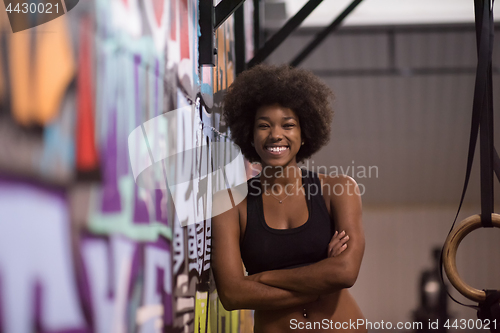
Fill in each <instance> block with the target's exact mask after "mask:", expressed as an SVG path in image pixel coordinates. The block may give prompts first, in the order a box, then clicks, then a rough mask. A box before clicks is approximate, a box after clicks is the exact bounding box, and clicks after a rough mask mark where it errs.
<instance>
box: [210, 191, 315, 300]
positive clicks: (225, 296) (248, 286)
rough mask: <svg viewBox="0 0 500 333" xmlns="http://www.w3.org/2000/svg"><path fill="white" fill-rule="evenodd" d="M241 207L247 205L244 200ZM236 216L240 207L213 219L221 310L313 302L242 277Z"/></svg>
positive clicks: (214, 270) (213, 248)
mask: <svg viewBox="0 0 500 333" xmlns="http://www.w3.org/2000/svg"><path fill="white" fill-rule="evenodd" d="M215 200H216V196H214V202H215ZM241 204H246V200H244V201H243V202H242V203H240V205H241ZM239 214H240V213H239V206H236V207H234V208H232V209H230V210H228V211H226V212H224V213H222V214H220V215H217V216H215V217H213V218H212V270H213V274H214V278H215V283H216V286H217V292H218V295H219V298H220V300H221V303H222V305H223V306H224V308H225V309H226V310H236V309H254V310H274V309H284V308H289V307H293V306H296V305H301V304H306V303H310V302H312V301H314V300H316V299H317V298H318V295H312V294H308V295H306V294H303V293H300V292H297V291H291V290H285V289H283V288H279V287H273V286H269V285H266V284H263V283H259V282H257V281H253V280H252V279H251V278H249V277H246V276H244V274H243V264H242V260H241V254H240V224H239V217H240V216H239Z"/></svg>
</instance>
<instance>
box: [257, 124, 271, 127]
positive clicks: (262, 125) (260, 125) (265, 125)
mask: <svg viewBox="0 0 500 333" xmlns="http://www.w3.org/2000/svg"><path fill="white" fill-rule="evenodd" d="M258 127H259V128H266V127H269V125H267V124H259V125H258Z"/></svg>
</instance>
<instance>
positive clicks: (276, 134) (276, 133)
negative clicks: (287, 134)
mask: <svg viewBox="0 0 500 333" xmlns="http://www.w3.org/2000/svg"><path fill="white" fill-rule="evenodd" d="M271 138H273V139H282V138H283V129H282V128H281V126H273V127H271Z"/></svg>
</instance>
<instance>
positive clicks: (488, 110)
mask: <svg viewBox="0 0 500 333" xmlns="http://www.w3.org/2000/svg"><path fill="white" fill-rule="evenodd" d="M493 4H494V0H474V13H475V22H476V46H477V54H478V64H477V69H476V81H475V86H474V100H473V106H472V121H471V131H470V139H469V151H468V156H467V170H466V174H465V181H464V186H463V190H462V195H461V198H460V204H459V206H458V210H457V214H456V215H455V219H454V221H453V224H452V225H451V228H450V231H449V232H448V235H449V234H450V233H451V232H452V230H453V228H454V226H455V223H456V221H457V218H458V215H459V213H460V209H461V208H462V204H463V201H464V198H465V193H466V192H467V186H468V184H469V179H470V174H471V170H472V163H473V161H474V153H475V148H476V143H477V137H478V134H479V128H480V127H481V137H480V138H481V141H480V153H481V223H482V225H483V227H493V222H492V220H491V214H492V213H493V170H494V171H495V174H496V176H497V178H498V180H499V181H500V158H499V157H498V153H497V151H496V149H495V147H494V145H493V91H492V86H493V85H492V71H491V68H492V53H493V33H494V25H493ZM440 264H441V269H440V275H441V281H442V282H443V283H444V279H443V272H442V267H443V255H442V253H441V259H440ZM448 296H449V297H450V298H451V299H452V300H453V301H455V302H456V303H458V304H461V305H463V306H467V307H470V308H474V309H479V306H474V305H467V304H464V303H461V302H459V301H457V300H456V299H455V298H453V296H451V295H450V294H449V292H448Z"/></svg>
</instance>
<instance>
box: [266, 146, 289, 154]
mask: <svg viewBox="0 0 500 333" xmlns="http://www.w3.org/2000/svg"><path fill="white" fill-rule="evenodd" d="M286 149H288V147H267V150H269V151H272V152H273V153H281V152H282V151H284V150H286Z"/></svg>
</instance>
